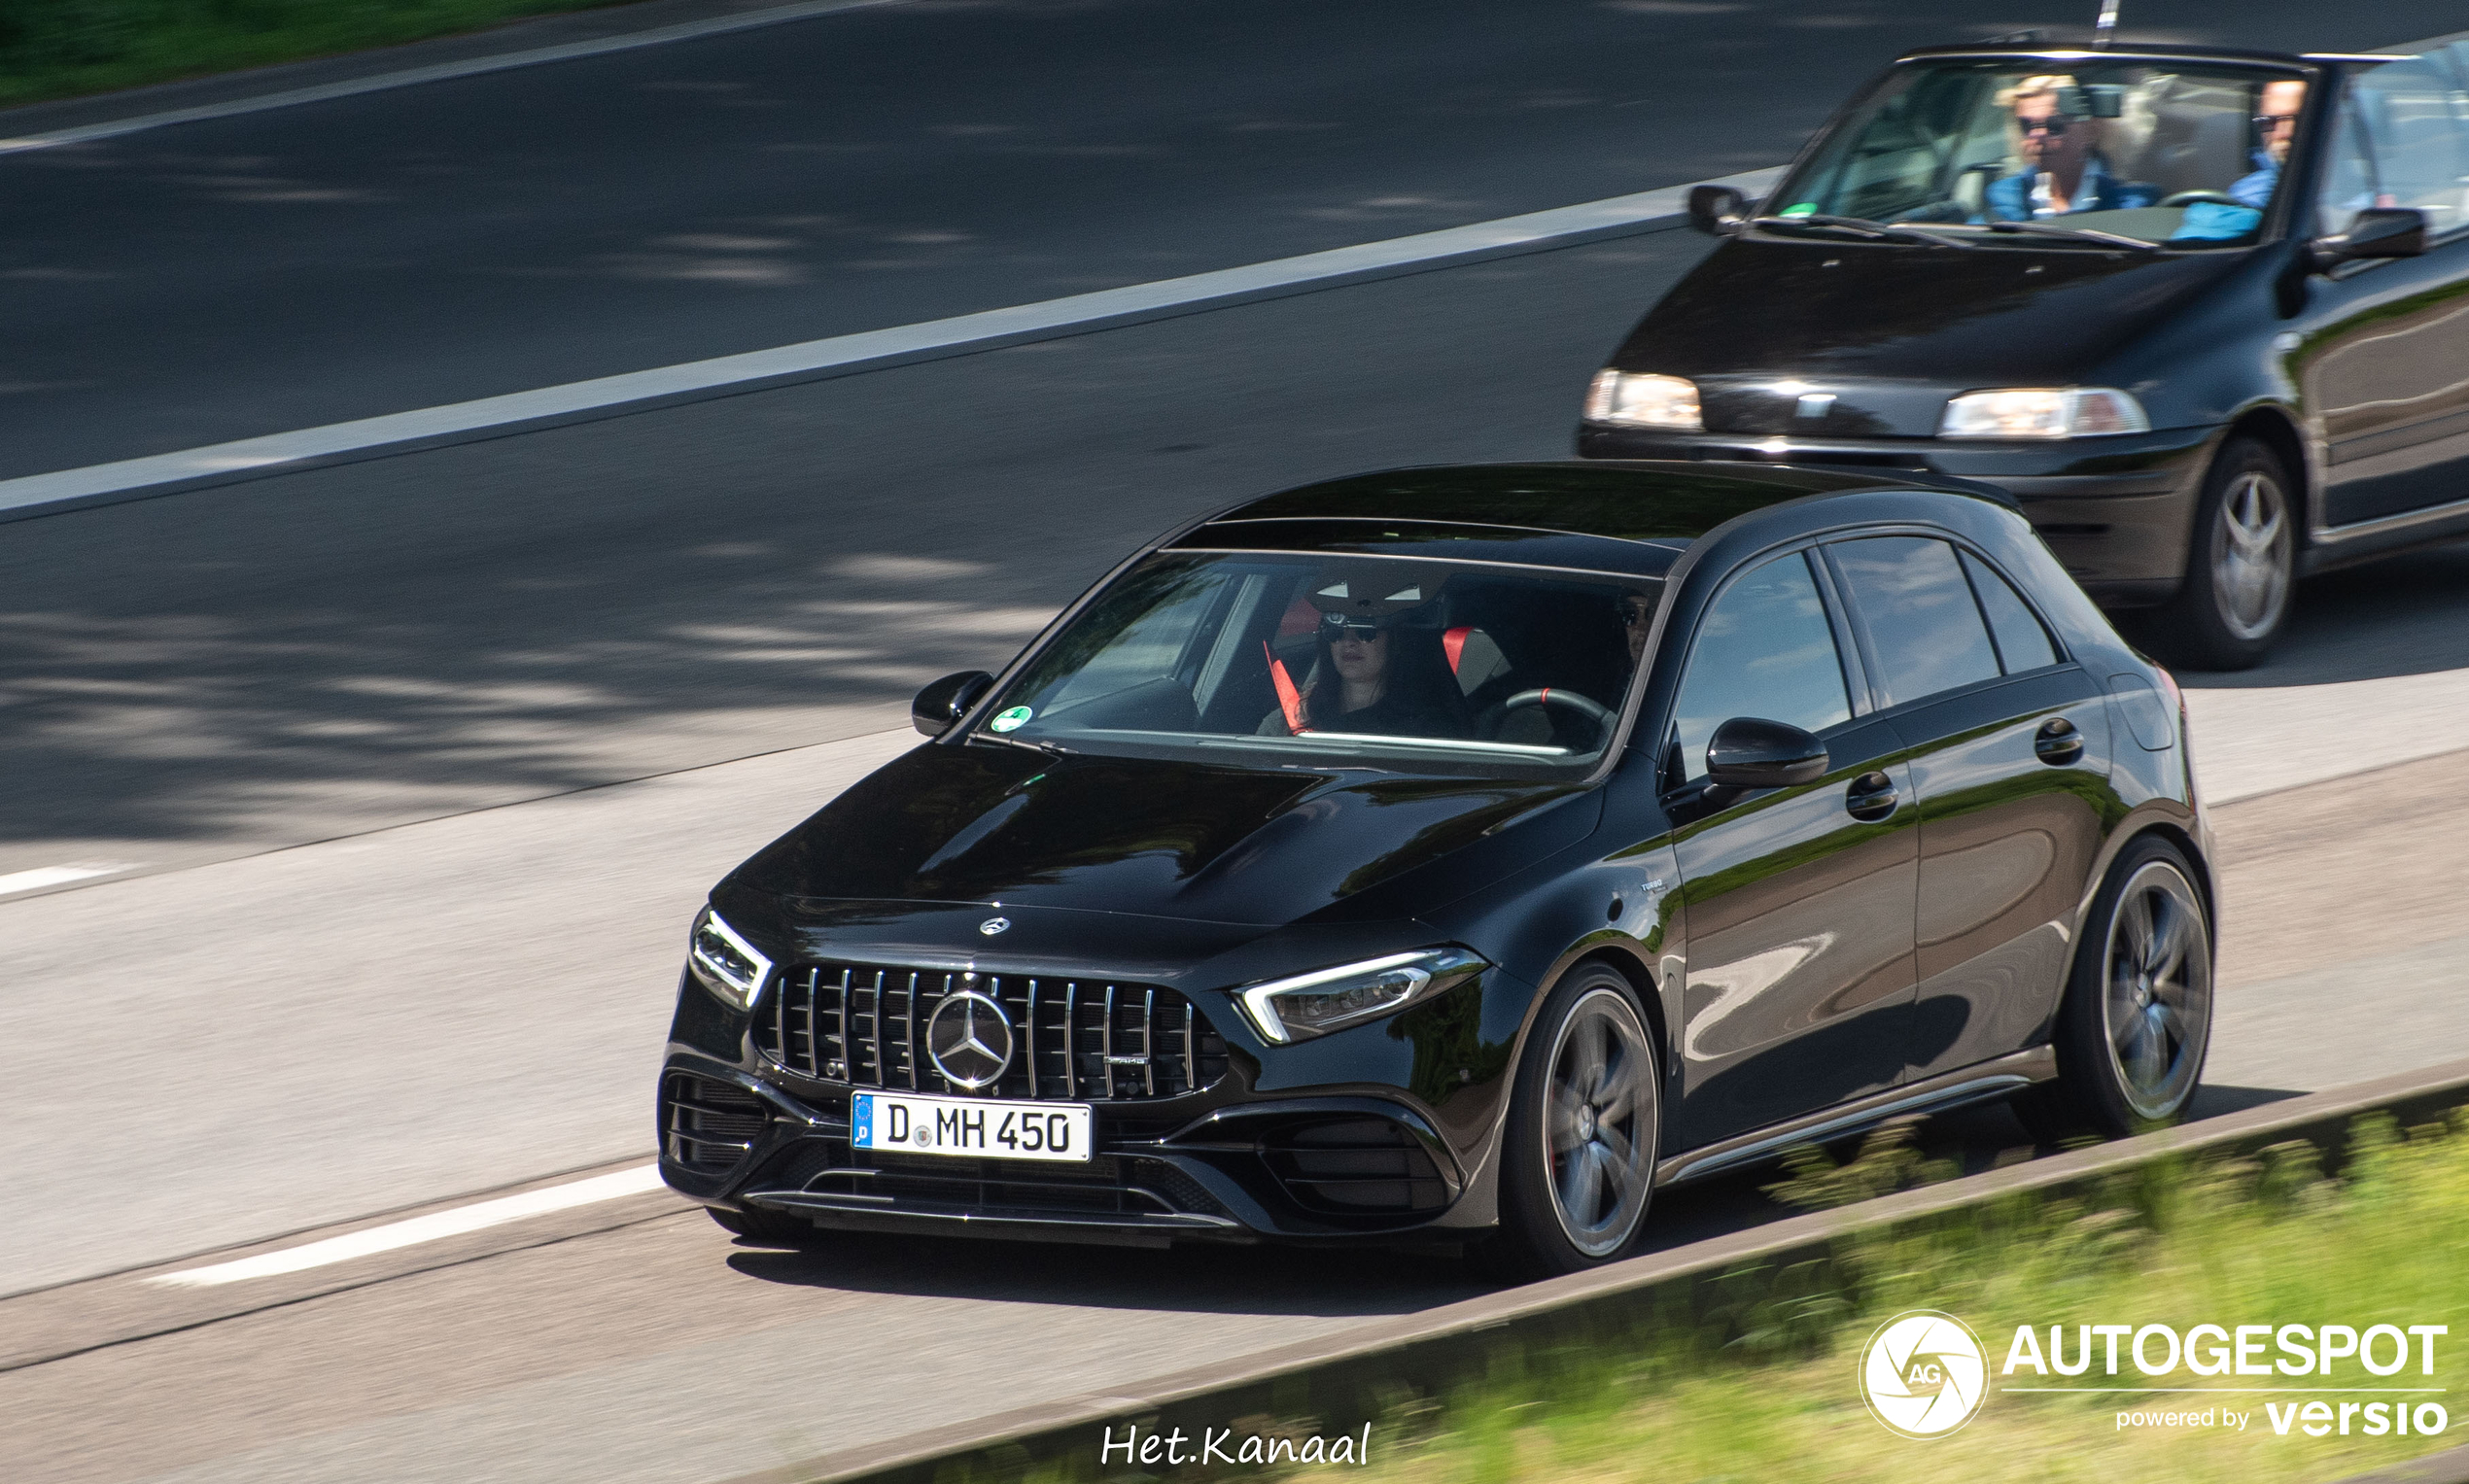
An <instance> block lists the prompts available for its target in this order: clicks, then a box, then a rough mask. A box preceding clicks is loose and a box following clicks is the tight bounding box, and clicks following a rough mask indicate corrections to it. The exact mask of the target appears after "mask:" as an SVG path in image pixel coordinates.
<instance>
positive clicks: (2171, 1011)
mask: <svg viewBox="0 0 2469 1484" xmlns="http://www.w3.org/2000/svg"><path fill="white" fill-rule="evenodd" d="M2104 971H2105V972H2104V991H2105V992H2104V994H2103V996H2102V1009H2103V1015H2102V1023H2103V1027H2104V1030H2105V1031H2106V1033H2107V1040H2108V1046H2109V1056H2110V1060H2111V1062H2112V1064H2113V1065H2114V1067H2115V1069H2116V1071H2117V1077H2118V1087H2119V1088H2120V1090H2121V1091H2123V1092H2124V1093H2125V1094H2126V1102H2127V1106H2128V1107H2130V1108H2132V1109H2133V1110H2134V1111H2135V1114H2136V1116H2137V1117H2138V1118H2141V1119H2163V1118H2167V1117H2169V1116H2171V1115H2172V1114H2173V1113H2175V1112H2177V1111H2178V1108H2179V1106H2180V1105H2181V1104H2182V1103H2183V1102H2184V1101H2185V1099H2186V1097H2187V1095H2188V1094H2189V1093H2190V1092H2191V1091H2192V1090H2193V1088H2194V1083H2195V1079H2196V1077H2197V1076H2198V1075H2200V1074H2201V1072H2202V1070H2203V1063H2204V1049H2205V1046H2206V1044H2207V1043H2208V1041H2209V1039H2210V1035H2211V951H2210V945H2209V932H2208V929H2207V927H2206V926H2205V923H2204V914H2203V905H2202V903H2201V902H2200V901H2199V900H2198V899H2197V898H2196V896H2195V888H2194V887H2193V885H2191V884H2190V883H2189V882H2188V881H2187V880H2186V878H2185V877H2184V876H2183V875H2181V874H2180V873H2179V872H2178V871H2177V869H2176V868H2175V867H2173V866H2172V865H2170V864H2169V863H2167V862H2166V861H2150V862H2147V863H2146V864H2145V865H2144V866H2143V867H2142V868H2141V869H2140V870H2138V871H2137V872H2136V873H2135V875H2134V876H2133V877H2131V878H2129V879H2128V880H2127V883H2126V889H2125V890H2124V891H2123V892H2121V893H2120V894H2119V896H2118V899H2117V909H2116V911H2115V912H2113V913H2111V914H2110V916H2109V941H2108V947H2107V958H2106V961H2105V963H2104Z"/></svg>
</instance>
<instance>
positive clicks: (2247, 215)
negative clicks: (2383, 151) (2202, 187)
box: [2170, 78, 2306, 242]
mask: <svg viewBox="0 0 2469 1484" xmlns="http://www.w3.org/2000/svg"><path fill="white" fill-rule="evenodd" d="M2305 106H2306V84H2305V83H2303V82H2301V81H2299V80H2298V79H2296V78H2280V79H2277V80H2275V81H2273V82H2270V83H2266V84H2264V85H2263V92H2262V93H2261V95H2260V96H2258V97H2257V98H2256V100H2255V116H2254V130H2255V139H2256V141H2257V143H2256V147H2255V149H2254V151H2253V155H2252V158H2253V162H2254V169H2253V170H2251V171H2249V172H2247V173H2246V174H2244V175H2242V176H2240V177H2238V178H2237V179H2236V180H2234V181H2232V182H2230V183H2229V189H2228V190H2224V191H2222V192H2221V193H2222V194H2223V195H2226V196H2228V197H2229V198H2230V200H2232V201H2235V202H2237V203H2238V204H2236V205H2234V206H2233V205H2230V204H2229V203H2228V202H2226V201H2197V202H2195V203H2193V204H2191V205H2189V206H2188V207H2187V208H2186V218H2185V220H2184V221H2183V222H2182V223H2180V224H2178V227H2177V230H2176V231H2175V232H2173V233H2172V234H2171V237H2170V240H2171V241H2173V242H2188V241H2211V240H2214V239H2219V238H2228V237H2243V236H2244V235H2245V234H2246V233H2248V232H2250V231H2253V230H2254V228H2255V224H2256V223H2258V222H2260V221H2261V220H2262V219H2263V209H2264V208H2265V207H2266V206H2269V205H2270V204H2272V192H2273V190H2274V189H2275V188H2276V187H2278V185H2279V184H2280V165H2281V163H2282V161H2284V160H2286V159H2287V158H2288V157H2289V141H2290V140H2292V139H2294V138H2296V137H2297V129H2298V111H2299V110H2300V109H2302V108H2304V107H2305Z"/></svg>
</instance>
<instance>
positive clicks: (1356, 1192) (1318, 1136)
mask: <svg viewBox="0 0 2469 1484" xmlns="http://www.w3.org/2000/svg"><path fill="white" fill-rule="evenodd" d="M773 992H774V994H776V995H777V994H779V993H780V992H781V991H780V990H778V989H775V990H774V991H773ZM895 1003H896V1002H895ZM759 1008H760V1007H759V1006H758V1009H759ZM795 1026H796V1021H795V1019H794V1018H792V1019H791V1021H790V1027H791V1029H790V1036H789V1038H788V1039H786V1040H783V1039H782V1036H781V1035H780V1034H779V1033H778V1032H777V1031H773V1032H770V1034H771V1040H770V1041H765V1040H764V1039H763V1037H764V1034H765V1027H764V1026H763V1025H759V1024H757V1023H756V1018H754V1017H749V1016H747V1015H745V1014H743V1013H740V1012H736V1011H733V1010H731V1009H729V1008H728V1007H726V1006H723V1005H721V1004H719V1003H718V1002H717V1001H716V1000H714V999H713V997H712V996H711V995H710V994H708V993H706V992H705V991H704V990H703V989H702V988H701V987H700V986H699V985H697V984H693V983H692V982H691V981H688V982H686V983H684V984H681V985H680V994H679V999H678V1017H677V1020H676V1022H675V1024H674V1025H673V1027H672V1030H671V1041H670V1046H669V1052H668V1056H667V1060H666V1062H665V1064H664V1066H663V1068H662V1071H661V1077H660V1086H659V1104H658V1114H657V1116H658V1127H659V1134H660V1170H661V1175H662V1178H663V1179H665V1180H666V1181H667V1182H668V1183H669V1185H670V1186H671V1187H672V1188H673V1189H675V1190H677V1191H678V1192H679V1193H681V1194H684V1195H686V1196H688V1197H690V1198H692V1199H694V1200H698V1201H701V1202H703V1203H705V1204H708V1205H716V1206H724V1207H731V1208H737V1209H751V1210H760V1211H766V1212H774V1213H783V1214H793V1215H796V1216H799V1217H803V1218H805V1219H806V1220H809V1221H812V1222H814V1223H815V1224H816V1225H820V1226H831V1227H843V1228H852V1229H860V1230H900V1231H912V1232H932V1231H942V1232H957V1233H966V1234H972V1235H994V1236H1012V1237H1028V1238H1036V1239H1044V1240H1063V1241H1072V1240H1077V1241H1097V1242H1109V1243H1129V1244H1132V1245H1145V1246H1157V1245H1165V1244H1169V1243H1172V1242H1174V1241H1177V1240H1203V1241H1219V1242H1249V1241H1258V1240H1261V1239H1263V1238H1279V1239H1300V1240H1339V1239H1363V1238H1377V1239H1381V1240H1397V1239H1401V1238H1412V1237H1414V1236H1417V1235H1423V1236H1428V1237H1431V1238H1432V1239H1435V1240H1443V1241H1453V1240H1463V1239H1464V1237H1466V1236H1467V1235H1468V1234H1469V1233H1467V1232H1465V1231H1460V1230H1449V1229H1445V1228H1446V1225H1447V1222H1446V1219H1447V1218H1448V1217H1449V1216H1450V1215H1451V1213H1452V1212H1459V1211H1460V1210H1461V1205H1462V1202H1461V1197H1462V1196H1464V1195H1465V1194H1466V1191H1467V1184H1468V1175H1467V1172H1466V1167H1465V1166H1464V1165H1463V1164H1462V1162H1461V1161H1460V1159H1459V1157H1458V1156H1457V1155H1456V1154H1454V1153H1453V1152H1452V1150H1451V1148H1450V1146H1449V1143H1448V1141H1447V1140H1446V1139H1445V1138H1444V1137H1443V1135H1442V1133H1441V1131H1440V1130H1439V1128H1438V1127H1437V1126H1436V1123H1435V1121H1434V1119H1433V1117H1432V1116H1431V1114H1430V1112H1429V1110H1427V1109H1426V1108H1424V1107H1423V1106H1422V1105H1421V1103H1420V1102H1419V1100H1418V1099H1416V1098H1415V1097H1414V1096H1413V1095H1412V1094H1410V1093H1408V1092H1407V1091H1406V1090H1405V1089H1404V1088H1401V1087H1386V1086H1382V1085H1379V1084H1352V1085H1333V1086H1323V1087H1304V1088H1293V1087H1289V1088H1281V1089H1279V1090H1277V1091H1274V1092H1263V1091H1260V1090H1258V1089H1257V1087H1255V1083H1256V1080H1257V1074H1258V1067H1257V1064H1256V1063H1255V1062H1253V1061H1252V1060H1251V1059H1250V1058H1249V1057H1247V1056H1244V1055H1241V1054H1233V1055H1222V1056H1221V1055H1220V1054H1218V1053H1216V1050H1215V1047H1214V1046H1212V1048H1211V1053H1210V1054H1208V1055H1207V1056H1206V1057H1205V1058H1203V1060H1202V1061H1201V1063H1200V1064H1201V1065H1202V1066H1203V1067H1205V1068H1210V1069H1212V1070H1210V1071H1208V1072H1206V1073H1205V1074H1204V1075H1203V1077H1202V1078H1201V1079H1200V1082H1201V1084H1202V1085H1200V1086H1197V1087H1195V1086H1192V1085H1190V1084H1188V1083H1186V1082H1184V1081H1180V1080H1171V1081H1170V1080H1168V1079H1165V1078H1163V1077H1160V1078H1144V1077H1142V1076H1141V1075H1140V1074H1139V1073H1138V1072H1136V1071H1128V1072H1127V1074H1126V1077H1125V1080H1124V1082H1123V1084H1122V1086H1121V1087H1120V1089H1117V1088H1115V1087H1097V1086H1093V1085H1091V1084H1089V1083H1086V1082H1084V1083H1083V1084H1082V1085H1081V1086H1080V1087H1079V1091H1080V1093H1081V1094H1082V1095H1077V1096H1072V1097H1070V1098H1068V1100H1069V1101H1073V1102H1078V1103H1083V1104H1086V1105H1087V1106H1088V1107H1089V1108H1090V1109H1091V1115H1092V1124H1093V1128H1092V1132H1093V1135H1094V1139H1093V1150H1092V1155H1093V1157H1092V1159H1091V1160H1090V1161H1089V1162H1088V1163H1085V1164H1078V1163H1062V1162H1041V1161H1035V1160H1019V1159H997V1158H973V1157H953V1156H937V1155H924V1154H901V1153H895V1152H891V1151H884V1150H865V1149H858V1148H855V1147H854V1146H853V1144H852V1139H851V1136H850V1097H851V1094H852V1092H853V1091H856V1090H864V1089H872V1088H874V1087H886V1084H888V1086H887V1087H886V1090H889V1091H893V1092H916V1093H919V1094H922V1095H928V1096H954V1095H960V1094H956V1093H955V1092H954V1091H953V1090H952V1089H950V1088H949V1087H944V1086H941V1085H937V1084H933V1083H932V1082H931V1080H930V1079H927V1078H922V1077H920V1078H913V1077H912V1076H911V1075H910V1074H909V1072H908V1070H907V1067H908V1063H907V1062H906V1061H905V1060H903V1059H902V1058H901V1057H899V1056H897V1055H894V1056H892V1057H890V1058H889V1059H888V1062H887V1063H870V1062H869V1061H868V1060H867V1058H866V1057H864V1056H863V1055H860V1056H856V1057H853V1058H850V1059H841V1058H838V1057H834V1056H831V1055H826V1054H817V1055H814V1056H813V1057H811V1058H810V1057H809V1056H807V1055H804V1054H794V1053H805V1052H807V1051H808V1050H809V1048H810V1047H811V1046H812V1043H811V1042H809V1041H807V1040H806V1039H805V1038H804V1037H803V1036H802V1035H800V1034H799V1033H798V1032H797V1031H796V1029H795ZM1203 1028H1205V1027H1203ZM1144 1039H1145V1038H1144ZM1161 1044H1162V1045H1163V1046H1164V1047H1165V1049H1166V1053H1168V1054H1172V1055H1174V1056H1175V1057H1177V1058H1178V1060H1179V1058H1180V1055H1181V1049H1180V1048H1178V1047H1177V1046H1176V1045H1175V1043H1174V1042H1173V1040H1172V1039H1171V1038H1169V1037H1162V1038H1161ZM782 1045H786V1046H790V1047H791V1048H792V1051H793V1054H790V1055H787V1056H785V1057H783V1056H782V1054H780V1047H781V1046H782ZM1117 1050H1122V1048H1120V1047H1118V1048H1117ZM1107 1059H1109V1060H1115V1061H1121V1062H1129V1061H1131V1060H1134V1059H1136V1058H1133V1057H1109V1058H1107ZM852 1060H853V1062H854V1066H853V1070H855V1071H858V1072H862V1073H865V1074H866V1075H865V1076H864V1077H862V1078H860V1079H857V1080H852V1079H851V1077H849V1076H848V1075H846V1074H848V1073H849V1072H851V1071H852ZM792 1063H794V1064H792ZM885 1064H887V1065H888V1066H889V1068H890V1075H888V1076H887V1077H879V1076H878V1075H877V1074H876V1073H875V1071H874V1067H875V1066H877V1065H885ZM1049 1065H1050V1066H1051V1065H1054V1063H1052V1062H1050V1063H1049ZM1219 1066H1222V1067H1223V1070H1222V1071H1215V1070H1213V1069H1214V1068H1216V1067H1219ZM825 1071H829V1072H834V1073H839V1074H842V1075H834V1076H825V1075H819V1074H820V1073H822V1072H825ZM912 1081H917V1082H918V1083H919V1084H920V1085H919V1086H915V1087H912V1086H911V1083H912ZM1058 1082H1059V1078H1058V1077H1057V1076H1056V1075H1052V1074H1050V1075H1048V1076H1047V1077H1046V1078H1045V1079H1043V1087H1044V1090H1043V1095H1044V1096H1045V1097H1047V1098H1052V1097H1053V1095H1054V1093H1055V1090H1056V1086H1057V1084H1058ZM1118 1090H1119V1091H1120V1093H1121V1095H1117V1091H1118ZM1004 1095H1005V1096H1006V1097H1007V1098H1008V1099H1009V1100H1014V1101H1017V1100H1019V1096H1020V1093H1019V1091H1018V1090H1017V1089H1007V1091H1006V1092H1005V1094H1004ZM1049 1105H1050V1106H1051V1105H1052V1103H1051V1102H1050V1104H1049Z"/></svg>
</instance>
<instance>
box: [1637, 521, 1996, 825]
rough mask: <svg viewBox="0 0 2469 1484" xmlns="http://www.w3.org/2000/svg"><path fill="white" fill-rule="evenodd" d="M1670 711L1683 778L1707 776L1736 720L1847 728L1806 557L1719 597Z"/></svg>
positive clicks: (1761, 572) (1828, 633) (1836, 661)
mask: <svg viewBox="0 0 2469 1484" xmlns="http://www.w3.org/2000/svg"><path fill="white" fill-rule="evenodd" d="M1958 580H1960V579H1958ZM1676 709H1677V713H1678V714H1677V716H1676V718H1675V724H1676V726H1677V728H1678V730H1679V733H1680V748H1681V770H1680V772H1681V776H1682V777H1684V778H1688V779H1695V778H1702V777H1706V743H1707V742H1708V741H1709V740H1710V739H1712V738H1713V737H1714V735H1715V729H1716V728H1717V727H1720V726H1721V725H1722V724H1723V723H1724V722H1726V721H1729V720H1731V719H1732V718H1733V717H1735V716H1756V717H1759V718H1762V719H1763V720H1767V721H1781V722H1786V723H1788V724H1790V725H1791V726H1795V727H1799V728H1800V729H1802V730H1803V731H1808V732H1823V731H1825V730H1826V728H1828V727H1830V726H1834V725H1835V724H1837V723H1839V722H1843V721H1848V720H1850V719H1851V716H1852V704H1851V693H1850V691H1849V690H1848V689H1847V688H1846V687H1845V685H1844V682H1843V656H1842V655H1841V654H1840V653H1839V652H1837V650H1836V649H1835V647H1834V626H1833V625H1832V624H1831V623H1829V622H1828V621H1827V619H1826V604H1825V602H1824V600H1822V599H1821V598H1819V596H1818V584H1817V579H1816V578H1815V577H1814V576H1813V575H1812V574H1811V572H1810V570H1809V559H1808V557H1807V556H1806V555H1804V554H1803V553H1800V552H1793V553H1792V554H1791V556H1788V557H1777V558H1776V559H1774V560H1773V561H1771V562H1768V563H1765V564H1764V565H1762V566H1759V567H1756V568H1752V569H1750V570H1749V571H1748V572H1747V573H1746V574H1744V575H1742V576H1740V577H1738V578H1735V579H1734V580H1733V582H1732V584H1731V586H1729V587H1727V588H1725V589H1723V592H1722V596H1721V597H1720V598H1717V599H1716V600H1715V604H1714V606H1713V607H1711V608H1709V609H1708V610H1707V612H1706V620H1705V622H1704V623H1703V624H1701V625H1699V626H1698V631H1697V643H1696V647H1695V648H1694V649H1692V650H1690V652H1689V657H1688V669H1687V672H1686V673H1683V675H1682V676H1681V697H1680V703H1679V705H1678V707H1677V708H1676Z"/></svg>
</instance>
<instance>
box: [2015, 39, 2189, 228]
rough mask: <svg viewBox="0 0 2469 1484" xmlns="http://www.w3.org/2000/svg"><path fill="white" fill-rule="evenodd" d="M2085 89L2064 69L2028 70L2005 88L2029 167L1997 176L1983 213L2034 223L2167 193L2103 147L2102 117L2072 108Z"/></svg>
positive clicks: (2118, 206)
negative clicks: (2115, 167)
mask: <svg viewBox="0 0 2469 1484" xmlns="http://www.w3.org/2000/svg"><path fill="white" fill-rule="evenodd" d="M2078 93H2079V89H2078V88H2077V87H2076V85H2075V81H2074V79H2073V78H2071V77H2069V76H2068V75H2066V74H2064V73H2042V74H2040V75H2038V76H2036V77H2028V78H2025V79H2023V80H2022V81H2021V82H2018V83H2016V84H2015V85H2014V86H2012V87H2009V88H2006V89H2005V90H2004V91H2002V92H2000V94H1999V95H1998V101H1999V103H2000V105H2001V106H2003V107H2004V108H2006V109H2008V110H2009V111H2010V112H2012V114H2013V115H2014V125H2015V130H2016V133H2017V135H2018V136H2019V137H2018V140H2017V144H2016V152H2017V153H2018V154H2019V155H2022V156H2023V168H2022V169H2021V170H2018V171H2016V172H2015V173H2014V174H2012V175H2009V176H2006V177H2004V178H2003V179H2001V180H1996V181H1992V182H1990V183H1989V187H1988V189H1987V190H1984V191H1982V192H1981V212H1982V216H1981V218H1980V220H1983V221H1988V222H2029V221H2031V220H2032V219H2034V217H2053V216H2063V215H2066V214H2068V213H2071V212H2078V211H2125V210H2130V209H2132V208H2134V207H2139V206H2149V205H2151V204H2153V203H2154V202H2156V201H2158V200H2159V199H2160V190H2159V188H2157V187H2154V186H2149V185H2145V184H2142V183H2140V182H2136V181H2122V180H2119V179H2117V177H2116V176H2115V175H2114V174H2113V173H2112V169H2111V166H2110V164H2109V161H2108V157H2107V156H2106V155H2103V154H2102V153H2101V148H2100V146H2101V121H2100V120H2098V119H2094V118H2090V117H2088V116H2086V117H2078V116H2075V115H2070V114H2069V113H2068V112H2067V111H2066V109H2065V108H2064V106H2063V105H2064V103H2065V101H2066V99H2067V98H2068V97H2069V96H2074V95H2077V94H2078Z"/></svg>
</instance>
